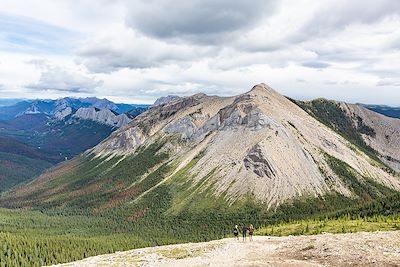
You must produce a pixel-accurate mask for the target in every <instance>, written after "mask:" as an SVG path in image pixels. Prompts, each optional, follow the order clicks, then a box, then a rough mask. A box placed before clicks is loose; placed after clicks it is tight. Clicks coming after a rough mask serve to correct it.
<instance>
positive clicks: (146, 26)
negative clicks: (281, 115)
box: [0, 0, 400, 105]
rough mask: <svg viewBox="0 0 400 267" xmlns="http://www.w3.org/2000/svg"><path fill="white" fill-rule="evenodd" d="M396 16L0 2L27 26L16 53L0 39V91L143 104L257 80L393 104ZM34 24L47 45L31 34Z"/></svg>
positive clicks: (348, 8) (348, 10)
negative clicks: (41, 29)
mask: <svg viewBox="0 0 400 267" xmlns="http://www.w3.org/2000/svg"><path fill="white" fill-rule="evenodd" d="M399 12H400V2H399V1H397V0H382V1H377V0H363V1H362V0H354V1H351V2H349V1H345V0H325V1H314V0H299V1H292V0H274V1H259V0H252V1H244V0H240V1H234V2H232V1H225V0H223V1H218V2H216V1H209V0H206V1H198V0H195V1H180V0H175V1H172V0H166V1H159V0H152V1H146V2H144V1H139V0H117V1H112V0H82V1H79V2H77V1H73V2H72V1H68V0H59V1H51V0H30V1H23V0H14V1H6V2H5V3H2V6H1V7H0V15H1V14H7V16H3V18H4V17H5V18H7V17H8V18H9V17H11V18H13V21H14V25H16V24H17V25H20V24H19V23H22V24H23V23H24V21H31V22H34V23H33V24H34V25H27V27H17V28H18V29H20V31H19V32H18V36H19V37H22V38H25V37H29V38H25V40H28V41H30V42H26V43H23V49H19V50H18V49H16V47H17V45H20V44H18V42H17V40H14V39H13V38H8V36H10V35H4V34H3V35H1V34H0V38H1V37H2V36H3V37H4V36H6V37H7V38H3V40H6V42H2V44H1V45H0V46H1V51H2V52H1V53H0V84H3V85H4V87H5V88H7V90H8V92H9V91H12V92H13V93H14V94H15V95H18V96H23V97H27V96H28V97H43V96H44V95H45V96H47V97H49V96H50V97H56V96H63V95H67V94H73V95H77V94H93V95H97V96H100V97H109V98H111V99H114V100H121V101H124V102H151V101H153V100H154V99H155V98H157V97H158V96H161V95H166V94H170V93H177V94H181V95H188V94H192V93H196V92H201V91H204V92H206V93H210V94H220V95H229V94H238V93H242V92H244V91H246V90H248V89H249V88H251V87H252V85H253V84H255V83H259V82H265V83H267V84H270V85H272V86H273V87H275V88H276V89H278V90H279V91H280V92H282V93H284V94H286V95H288V96H291V97H295V98H302V99H310V98H315V97H327V98H334V99H338V100H346V101H350V102H366V103H372V102H374V103H377V101H378V102H380V103H385V104H392V105H400V102H399V101H400V100H399V99H400V91H399V90H398V84H399V81H398V70H399V69H400V49H399V48H400V14H399ZM15 22H18V23H15ZM35 25H36V26H38V27H39V26H40V27H42V26H43V25H44V26H45V27H44V29H45V30H44V31H46V32H47V33H48V34H47V35H44V36H55V38H47V37H46V38H47V39H49V41H48V42H47V41H46V38H39V39H37V38H36V36H35V33H34V32H35V29H37V27H36V26H35ZM22 26H23V25H22ZM28 26H29V27H28ZM2 27H3V28H4V25H3V26H0V29H3V28H2ZM24 28H26V29H31V30H30V32H29V34H27V33H26V32H24V31H23V29H24ZM58 29H62V30H58ZM53 30H54V31H53ZM63 30H65V32H68V33H69V36H68V38H66V35H65V33H63ZM10 32H11V33H12V31H10ZM42 37H43V36H42ZM50 39H51V40H53V39H57V40H61V41H57V42H54V41H51V40H50ZM36 40H39V41H40V42H39V44H40V43H41V42H42V41H43V40H45V43H44V45H43V46H41V45H36V47H34V46H35V44H38V43H37V42H36ZM63 40H68V42H65V43H64V41H63ZM59 46H61V47H67V46H68V49H66V50H63V49H59V48H58V47H59ZM20 47H21V46H20ZM25 48H26V49H25ZM31 48H35V49H36V50H35V49H31ZM52 48H54V50H55V51H60V53H59V54H54V51H51V49H52ZM21 50H23V51H21ZM37 58H41V59H43V58H45V59H46V60H47V62H51V64H50V63H47V65H46V64H44V65H43V64H42V65H40V62H39V65H37V64H36V67H35V65H33V64H31V63H32V61H31V60H32V59H37ZM27 62H31V63H27ZM48 64H50V65H48ZM38 66H39V68H38ZM43 66H44V67H43ZM40 68H41V69H40ZM26 85H28V87H27V86H26ZM5 92H6V91H2V92H1V94H2V95H4V94H5ZM8 92H6V93H8ZM8 94H9V93H8Z"/></svg>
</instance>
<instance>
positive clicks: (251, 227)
mask: <svg viewBox="0 0 400 267" xmlns="http://www.w3.org/2000/svg"><path fill="white" fill-rule="evenodd" d="M253 234H254V226H253V225H252V224H250V226H249V239H250V241H253Z"/></svg>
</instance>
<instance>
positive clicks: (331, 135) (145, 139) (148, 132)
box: [89, 84, 400, 206]
mask: <svg viewBox="0 0 400 267" xmlns="http://www.w3.org/2000/svg"><path fill="white" fill-rule="evenodd" d="M350 107H351V106H350ZM352 110H355V111H357V112H361V113H362V112H365V111H363V110H361V111H359V110H357V109H355V108H354V107H353V108H352ZM355 111H354V112H355ZM91 112H93V111H91ZM361 115H362V118H363V120H364V121H365V122H366V123H368V124H370V125H372V126H371V127H374V129H375V128H376V132H377V137H376V138H374V139H371V140H370V141H369V144H371V146H372V147H374V148H375V149H376V150H377V151H380V152H381V153H382V155H385V156H386V157H391V158H394V159H395V160H396V159H398V155H399V154H398V153H399V151H400V147H399V143H398V142H399V138H398V136H399V134H400V130H399V128H396V127H395V126H393V125H392V124H390V125H392V126H393V127H392V126H388V127H386V126H385V125H381V124H382V123H385V121H387V120H384V119H382V118H381V117H380V115H376V114H372V115H371V114H367V115H363V114H361ZM361 115H360V116H361ZM365 116H367V117H369V118H370V120H367V118H365V119H364V117H365ZM374 116H377V117H376V119H374ZM394 125H396V123H394ZM379 127H380V128H379ZM165 137H171V138H172V137H175V138H176V137H177V138H178V139H179V140H180V141H179V142H178V143H174V144H171V143H167V144H166V145H165V146H164V147H163V149H164V150H167V151H168V152H169V154H170V156H171V159H170V160H171V161H174V162H176V163H177V164H176V166H177V167H176V170H175V173H176V172H178V171H179V170H182V169H184V168H187V167H188V166H189V165H188V164H189V163H190V162H192V164H191V165H190V170H189V173H190V179H192V183H193V184H194V186H195V185H201V190H206V191H208V192H213V195H215V196H222V195H224V196H225V198H226V199H227V201H229V202H234V201H236V200H237V199H240V198H241V197H243V196H246V195H252V196H254V197H255V198H256V199H257V200H258V201H260V202H262V203H265V204H266V205H268V206H272V205H279V204H280V203H282V202H284V201H286V200H288V199H292V198H296V197H300V196H320V195H324V194H327V193H332V192H337V193H339V194H343V195H346V196H350V197H352V196H355V195H354V192H352V190H351V188H349V186H348V185H347V184H346V183H345V182H344V181H343V180H342V179H341V178H340V177H339V176H338V175H336V174H335V172H334V171H333V170H332V169H331V167H330V165H329V158H336V159H338V160H340V161H341V162H343V164H346V165H347V166H349V168H351V169H352V170H354V173H357V176H358V177H360V178H359V179H363V178H362V177H367V178H368V179H370V180H372V181H375V182H377V183H379V184H382V185H385V186H386V187H389V188H391V189H395V190H400V180H399V179H398V177H395V176H393V174H391V173H388V172H386V170H385V169H384V168H383V167H382V166H380V165H379V164H378V163H377V162H374V160H373V159H371V158H370V157H369V156H367V155H366V154H365V153H363V152H362V151H361V150H360V149H358V148H357V147H356V146H355V145H354V144H352V143H350V142H349V141H348V140H346V139H345V138H344V137H342V136H341V135H339V134H337V133H336V132H335V131H333V130H332V129H331V128H328V127H327V126H325V125H324V124H322V123H320V122H319V121H318V120H316V119H315V118H313V117H312V116H310V115H309V114H308V113H307V112H305V111H304V110H303V109H301V108H300V107H299V106H297V105H296V104H294V103H293V102H292V101H290V100H288V99H287V98H285V97H283V96H282V95H280V94H279V93H277V92H276V91H274V90H273V89H272V88H270V87H269V86H267V85H265V84H259V85H257V86H255V87H254V88H253V89H252V90H251V91H249V92H247V93H245V94H243V95H240V96H236V97H217V96H207V95H204V94H198V95H194V96H192V97H184V98H179V99H175V100H173V101H170V102H167V103H165V104H163V105H159V106H157V107H154V108H152V109H151V110H149V111H148V112H147V113H146V114H145V116H139V117H137V118H136V119H134V120H133V121H132V122H131V123H130V124H129V125H128V126H126V127H124V128H123V129H120V130H118V131H116V132H114V133H113V134H112V135H111V136H110V138H108V139H107V140H105V141H104V142H102V143H101V144H99V145H98V146H96V147H95V148H94V149H93V150H91V151H90V152H89V153H94V154H96V155H97V156H99V157H100V156H101V157H105V156H107V157H110V156H112V155H127V154H133V153H135V151H136V150H137V149H138V147H140V146H147V145H149V144H152V143H154V142H156V140H159V139H160V138H165ZM194 160H195V161H194ZM193 161H194V163H193ZM392 162H393V161H392ZM393 166H394V165H393Z"/></svg>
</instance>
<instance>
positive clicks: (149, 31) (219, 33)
mask: <svg viewBox="0 0 400 267" xmlns="http://www.w3.org/2000/svg"><path fill="white" fill-rule="evenodd" d="M276 2H277V1H276V0H237V1H230V0H220V1H213V0H194V1H184V0H180V1H176V0H153V1H147V2H146V3H144V1H142V2H140V3H138V2H130V4H129V6H130V8H129V13H128V17H127V19H126V22H127V25H129V26H130V27H133V28H135V29H138V30H140V31H141V32H142V33H144V34H146V35H150V36H153V37H157V38H178V39H187V40H196V42H203V41H206V42H207V43H211V42H213V41H214V43H216V42H217V41H218V40H221V39H222V38H224V37H226V35H227V34H229V33H232V32H237V31H239V30H242V29H244V28H247V27H250V26H253V25H254V24H255V23H257V22H258V21H259V19H260V18H262V17H264V16H268V15H270V14H272V13H273V12H274V10H275V5H276Z"/></svg>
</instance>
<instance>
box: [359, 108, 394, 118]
mask: <svg viewBox="0 0 400 267" xmlns="http://www.w3.org/2000/svg"><path fill="white" fill-rule="evenodd" d="M360 105H362V106H364V107H366V108H367V109H369V110H373V111H375V112H377V113H380V114H383V115H385V116H388V117H392V118H398V119H400V107H390V106H385V105H366V104H360Z"/></svg>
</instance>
